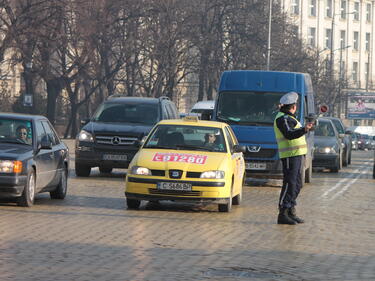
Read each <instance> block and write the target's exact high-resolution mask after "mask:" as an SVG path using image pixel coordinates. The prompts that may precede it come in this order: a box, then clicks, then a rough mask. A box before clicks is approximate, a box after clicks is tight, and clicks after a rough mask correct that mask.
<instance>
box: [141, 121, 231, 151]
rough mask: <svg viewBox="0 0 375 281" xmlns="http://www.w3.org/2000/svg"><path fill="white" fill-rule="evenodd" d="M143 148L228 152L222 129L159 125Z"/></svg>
mask: <svg viewBox="0 0 375 281" xmlns="http://www.w3.org/2000/svg"><path fill="white" fill-rule="evenodd" d="M143 148H155V149H162V148H165V149H184V150H201V151H215V152H226V145H225V139H224V136H223V132H222V130H221V129H220V128H212V127H204V126H188V125H159V126H157V127H156V128H155V129H154V130H153V132H152V133H151V136H150V138H149V139H148V140H147V142H146V143H145V144H144V146H143Z"/></svg>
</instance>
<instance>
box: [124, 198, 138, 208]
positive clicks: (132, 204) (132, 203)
mask: <svg viewBox="0 0 375 281" xmlns="http://www.w3.org/2000/svg"><path fill="white" fill-rule="evenodd" d="M126 205H128V209H138V208H139V206H140V205H141V200H137V199H129V198H126Z"/></svg>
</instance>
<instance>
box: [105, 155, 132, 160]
mask: <svg viewBox="0 0 375 281" xmlns="http://www.w3.org/2000/svg"><path fill="white" fill-rule="evenodd" d="M103 160H114V161H126V160H128V156H127V155H126V154H124V155H118V154H103Z"/></svg>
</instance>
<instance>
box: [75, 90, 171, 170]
mask: <svg viewBox="0 0 375 281" xmlns="http://www.w3.org/2000/svg"><path fill="white" fill-rule="evenodd" d="M177 118H178V113H177V109H176V106H175V105H174V103H173V102H172V101H171V100H169V98H167V97H160V98H141V97H124V96H121V95H120V96H116V95H115V96H110V97H109V98H108V100H106V101H105V102H103V103H102V104H101V105H100V106H99V108H98V109H97V110H96V112H95V113H94V115H93V117H92V118H91V119H90V120H88V122H87V124H86V125H85V126H84V127H83V128H82V130H81V131H80V133H79V134H78V135H77V138H76V149H75V172H76V175H77V176H79V177H88V176H89V175H90V172H91V168H93V167H99V171H100V172H101V173H110V172H111V171H112V169H113V168H127V167H128V165H129V163H130V161H131V160H132V159H133V157H134V155H135V154H136V153H137V151H138V149H139V143H140V142H141V141H142V139H143V138H144V137H145V136H147V134H148V133H149V132H150V130H151V128H152V127H153V126H154V125H155V124H156V123H157V122H159V121H160V120H164V119H177Z"/></svg>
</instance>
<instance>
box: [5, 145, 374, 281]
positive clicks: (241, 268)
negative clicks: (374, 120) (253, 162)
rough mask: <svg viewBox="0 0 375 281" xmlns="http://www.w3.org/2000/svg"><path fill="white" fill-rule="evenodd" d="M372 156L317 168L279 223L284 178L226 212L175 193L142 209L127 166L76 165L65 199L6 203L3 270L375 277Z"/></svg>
mask: <svg viewBox="0 0 375 281" xmlns="http://www.w3.org/2000/svg"><path fill="white" fill-rule="evenodd" d="M71 152H73V150H72V151H71ZM72 156H74V155H72ZM371 156H372V154H371V153H368V152H363V151H361V152H355V153H354V155H353V161H352V165H350V167H348V168H344V169H343V170H342V171H341V172H340V173H339V174H332V173H329V172H324V171H323V172H317V173H314V174H313V175H314V179H313V183H312V184H309V185H306V186H305V187H304V188H303V190H302V192H301V195H300V198H299V205H298V208H297V209H298V211H299V214H300V215H301V216H302V217H303V218H304V219H305V220H306V223H305V224H301V225H297V226H285V225H277V224H276V223H275V222H276V216H277V206H276V204H277V200H278V195H279V192H280V188H279V184H280V182H278V181H275V182H269V183H259V182H255V181H248V183H247V186H246V187H245V190H244V200H243V203H242V204H241V205H240V206H235V207H234V209H233V210H232V212H231V213H228V214H227V213H219V212H217V208H216V206H215V205H208V206H201V205H187V204H177V203H163V204H161V205H152V204H146V203H143V204H142V206H141V209H140V210H136V211H134V210H127V209H126V204H125V200H124V190H123V188H124V183H123V182H124V175H125V173H124V170H115V172H114V173H113V174H112V175H110V176H109V175H107V176H104V175H100V174H99V171H98V170H95V171H94V173H93V174H92V175H91V176H90V177H89V178H77V177H75V174H74V171H71V173H70V179H69V191H68V196H67V198H66V199H65V200H63V201H58V200H51V199H50V198H49V196H48V194H40V195H38V196H37V198H36V204H35V205H34V206H33V207H32V208H21V207H17V206H16V205H15V204H11V203H1V204H0V280H1V281H2V280H38V281H39V280H64V281H65V280H90V281H91V280H162V281H166V280H167V281H169V280H171V281H174V280H340V281H341V280H375V243H374V242H375V225H374V213H375V204H374V201H375V181H374V180H373V179H372V176H371V171H372V170H371V169H372V158H370V157H371Z"/></svg>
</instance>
